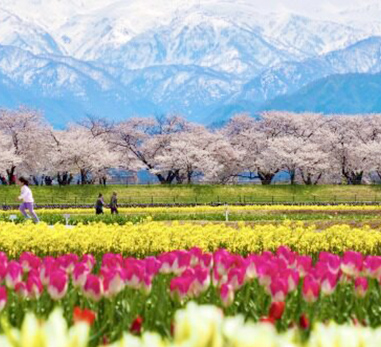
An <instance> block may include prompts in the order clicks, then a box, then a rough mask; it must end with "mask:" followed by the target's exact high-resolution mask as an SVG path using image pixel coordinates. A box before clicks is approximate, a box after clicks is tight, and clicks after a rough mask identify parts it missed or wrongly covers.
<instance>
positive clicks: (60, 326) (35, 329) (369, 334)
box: [0, 303, 381, 347]
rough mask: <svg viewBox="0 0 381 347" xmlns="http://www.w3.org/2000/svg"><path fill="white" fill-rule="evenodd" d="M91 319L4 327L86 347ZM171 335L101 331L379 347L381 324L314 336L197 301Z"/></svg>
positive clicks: (178, 342) (155, 340)
mask: <svg viewBox="0 0 381 347" xmlns="http://www.w3.org/2000/svg"><path fill="white" fill-rule="evenodd" d="M90 324H91V322H89V321H88V320H86V319H80V318H79V319H78V320H77V322H76V324H75V325H74V326H72V327H71V328H68V326H67V324H66V321H65V319H64V318H63V315H62V311H61V310H59V309H57V310H55V311H54V312H53V313H52V314H51V315H50V317H49V318H48V320H47V321H46V322H42V323H41V321H40V320H38V319H37V318H36V317H35V316H34V315H33V314H28V315H27V316H26V318H25V320H24V322H23V324H22V329H21V331H17V330H16V329H11V328H10V327H9V326H7V324H4V320H3V324H2V325H3V328H4V327H5V332H4V333H3V334H2V335H0V345H1V346H4V347H14V346H20V347H30V346H38V347H74V346H75V347H87V346H97V342H95V341H94V340H93V336H92V335H91V334H90V329H89V327H90ZM173 327H174V328H173V332H172V336H171V338H163V337H162V336H160V335H158V334H157V333H152V332H144V333H143V334H142V336H136V335H137V334H138V333H140V331H139V330H140V328H141V327H140V326H139V324H136V326H135V330H131V332H128V333H127V332H125V333H123V335H122V337H121V338H120V339H119V340H118V341H116V342H114V343H111V344H109V340H108V338H107V336H104V335H103V336H102V338H101V344H102V346H109V347H183V346H187V347H210V346H213V347H232V346H237V347H238V346H239V347H259V346H266V347H322V346H324V347H347V346H351V347H366V346H369V347H373V346H374V347H378V346H380V345H381V328H378V329H371V328H368V327H362V326H358V325H357V326H354V325H341V326H340V325H336V324H332V323H330V324H321V323H319V324H316V325H315V326H314V328H313V329H312V331H311V333H310V336H309V337H308V338H306V336H305V335H304V334H303V332H301V331H300V330H297V329H290V330H289V331H288V332H287V333H284V334H279V333H277V331H276V330H275V329H274V327H273V326H272V325H269V324H264V323H259V324H253V323H251V322H244V319H243V317H242V316H240V315H238V316H235V317H224V315H223V314H222V312H221V310H219V309H218V308H216V307H214V306H208V305H204V306H197V305H195V304H193V303H190V304H188V305H187V307H186V308H185V309H183V310H179V311H177V312H176V315H175V320H174V324H173Z"/></svg>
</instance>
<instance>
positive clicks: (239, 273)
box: [228, 268, 246, 290]
mask: <svg viewBox="0 0 381 347" xmlns="http://www.w3.org/2000/svg"><path fill="white" fill-rule="evenodd" d="M245 272H246V271H245V269H243V268H235V269H230V270H229V272H228V283H229V284H230V285H231V286H232V288H233V289H234V290H237V289H239V288H241V287H242V285H243V283H244V280H245Z"/></svg>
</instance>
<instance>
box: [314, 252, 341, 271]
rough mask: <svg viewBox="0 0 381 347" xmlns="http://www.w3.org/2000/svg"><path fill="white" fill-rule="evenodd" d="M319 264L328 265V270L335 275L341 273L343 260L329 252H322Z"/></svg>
mask: <svg viewBox="0 0 381 347" xmlns="http://www.w3.org/2000/svg"><path fill="white" fill-rule="evenodd" d="M319 262H322V263H326V264H327V267H328V270H329V271H331V272H332V273H334V274H337V273H338V272H339V271H340V264H341V259H340V257H339V256H338V255H335V254H331V253H328V252H320V254H319Z"/></svg>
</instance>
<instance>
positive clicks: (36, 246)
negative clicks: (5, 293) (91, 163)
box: [0, 221, 381, 257]
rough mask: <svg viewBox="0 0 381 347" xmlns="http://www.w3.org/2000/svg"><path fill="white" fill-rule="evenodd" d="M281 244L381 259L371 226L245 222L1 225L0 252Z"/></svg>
mask: <svg viewBox="0 0 381 347" xmlns="http://www.w3.org/2000/svg"><path fill="white" fill-rule="evenodd" d="M282 245H284V246H288V247H290V248H291V249H293V250H295V251H297V252H299V253H302V254H308V255H318V254H319V252H322V251H327V252H332V253H336V254H340V253H343V252H344V251H347V250H354V251H358V252H361V253H363V254H369V255H381V233H380V231H379V230H377V229H371V228H370V227H367V226H364V227H361V228H352V227H350V226H348V225H333V226H331V227H329V228H327V229H324V230H317V229H316V227H315V226H314V225H309V226H305V225H304V224H303V223H302V222H297V223H291V222H287V221H286V222H284V223H282V224H280V225H254V226H251V225H247V224H246V223H244V222H239V223H238V224H237V226H228V225H226V224H224V223H220V224H215V223H207V224H203V225H200V224H194V223H179V222H171V223H169V222H145V223H140V224H132V223H129V224H126V225H113V224H111V225H110V224H103V223H95V224H90V225H77V226H74V227H73V228H70V229H68V228H66V227H65V226H64V225H62V224H56V225H54V226H53V227H51V226H49V225H47V224H44V223H40V224H38V225H35V224H32V223H26V224H13V223H9V222H0V249H1V250H3V251H4V252H6V253H7V254H8V255H10V256H13V257H15V256H17V255H19V254H21V253H22V252H26V251H28V252H33V253H35V254H37V255H40V256H45V255H60V254H66V253H76V254H83V253H92V254H94V255H102V254H105V253H110V252H112V253H119V254H123V255H131V256H135V257H143V256H147V255H154V254H159V253H162V252H168V251H173V250H177V249H190V248H192V247H199V248H201V249H202V250H204V251H215V250H217V249H219V248H225V249H227V250H229V251H231V252H235V253H239V254H248V253H261V252H263V251H274V250H276V249H277V248H278V247H280V246H282Z"/></svg>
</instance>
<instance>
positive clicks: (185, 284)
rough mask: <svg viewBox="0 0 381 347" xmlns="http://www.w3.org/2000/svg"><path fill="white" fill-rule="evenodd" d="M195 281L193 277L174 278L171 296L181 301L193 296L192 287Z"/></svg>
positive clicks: (171, 284)
mask: <svg viewBox="0 0 381 347" xmlns="http://www.w3.org/2000/svg"><path fill="white" fill-rule="evenodd" d="M192 282H193V279H192V278H191V277H188V276H187V277H184V276H181V277H174V278H172V280H171V283H170V286H169V288H170V291H171V296H172V297H173V298H177V299H179V300H183V299H184V298H185V297H187V296H188V295H191V285H192Z"/></svg>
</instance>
